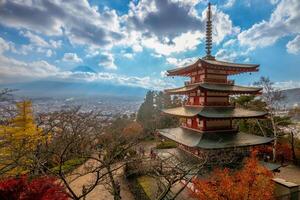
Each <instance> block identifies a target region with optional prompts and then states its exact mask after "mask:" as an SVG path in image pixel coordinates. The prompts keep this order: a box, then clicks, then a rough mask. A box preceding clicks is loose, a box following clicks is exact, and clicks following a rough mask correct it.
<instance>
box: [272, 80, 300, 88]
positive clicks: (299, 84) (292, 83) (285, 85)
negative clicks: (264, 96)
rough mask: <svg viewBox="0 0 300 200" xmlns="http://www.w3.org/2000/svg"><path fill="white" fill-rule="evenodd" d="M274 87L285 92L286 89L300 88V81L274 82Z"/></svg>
mask: <svg viewBox="0 0 300 200" xmlns="http://www.w3.org/2000/svg"><path fill="white" fill-rule="evenodd" d="M274 87H276V88H278V89H281V90H284V89H292V88H300V82H299V81H281V82H274Z"/></svg>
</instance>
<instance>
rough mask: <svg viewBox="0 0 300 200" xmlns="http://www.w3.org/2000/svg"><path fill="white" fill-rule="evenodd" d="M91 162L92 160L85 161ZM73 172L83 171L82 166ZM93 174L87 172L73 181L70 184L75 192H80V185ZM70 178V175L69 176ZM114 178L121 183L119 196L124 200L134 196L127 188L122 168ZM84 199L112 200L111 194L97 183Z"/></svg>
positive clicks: (85, 182) (87, 182)
mask: <svg viewBox="0 0 300 200" xmlns="http://www.w3.org/2000/svg"><path fill="white" fill-rule="evenodd" d="M87 162H92V161H87ZM75 172H84V166H83V165H82V166H80V167H79V168H78V169H76V171H75ZM94 176H95V174H88V175H85V176H82V177H80V178H78V179H76V180H75V181H73V182H72V183H71V184H70V186H71V187H72V189H73V190H74V191H75V193H76V194H81V193H82V186H83V185H86V184H89V183H91V182H92V181H93V179H94ZM69 178H72V177H69ZM116 179H117V180H118V181H119V183H120V185H121V197H122V199H124V200H133V199H134V197H133V195H132V193H131V192H130V190H129V188H128V184H127V182H126V180H125V178H124V176H123V169H120V170H118V171H117V173H116ZM86 200H113V196H112V195H111V194H110V193H109V192H108V191H107V189H106V188H105V187H104V186H103V185H98V186H96V188H95V189H94V190H93V191H92V192H90V193H89V194H88V195H87V196H86Z"/></svg>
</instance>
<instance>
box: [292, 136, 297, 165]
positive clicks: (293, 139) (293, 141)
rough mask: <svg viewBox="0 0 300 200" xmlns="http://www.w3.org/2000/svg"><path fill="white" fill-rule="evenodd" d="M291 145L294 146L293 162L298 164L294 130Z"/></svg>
mask: <svg viewBox="0 0 300 200" xmlns="http://www.w3.org/2000/svg"><path fill="white" fill-rule="evenodd" d="M291 147H292V156H293V162H294V164H295V165H297V164H298V161H297V157H296V152H295V136H294V132H293V131H291Z"/></svg>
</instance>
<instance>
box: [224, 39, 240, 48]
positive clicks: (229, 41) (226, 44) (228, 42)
mask: <svg viewBox="0 0 300 200" xmlns="http://www.w3.org/2000/svg"><path fill="white" fill-rule="evenodd" d="M236 41H237V40H236V39H230V40H228V41H226V42H225V43H224V44H223V47H228V46H232V45H233V44H235V43H236Z"/></svg>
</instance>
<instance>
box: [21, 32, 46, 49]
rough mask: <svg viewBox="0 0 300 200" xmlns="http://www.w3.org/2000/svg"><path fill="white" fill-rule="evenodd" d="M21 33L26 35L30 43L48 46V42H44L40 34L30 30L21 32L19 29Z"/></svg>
mask: <svg viewBox="0 0 300 200" xmlns="http://www.w3.org/2000/svg"><path fill="white" fill-rule="evenodd" d="M21 34H22V35H23V36H25V37H27V38H28V39H29V41H30V43H31V44H33V45H36V46H40V47H49V46H50V45H49V43H48V42H46V41H45V40H44V39H43V38H41V37H40V36H38V35H36V34H33V33H32V32H30V31H26V32H23V31H21Z"/></svg>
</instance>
